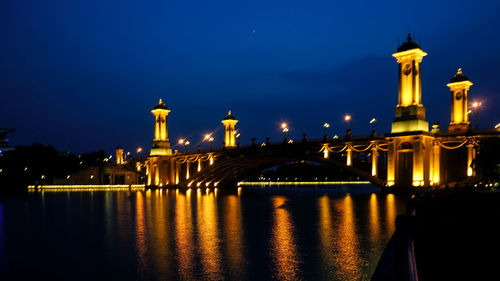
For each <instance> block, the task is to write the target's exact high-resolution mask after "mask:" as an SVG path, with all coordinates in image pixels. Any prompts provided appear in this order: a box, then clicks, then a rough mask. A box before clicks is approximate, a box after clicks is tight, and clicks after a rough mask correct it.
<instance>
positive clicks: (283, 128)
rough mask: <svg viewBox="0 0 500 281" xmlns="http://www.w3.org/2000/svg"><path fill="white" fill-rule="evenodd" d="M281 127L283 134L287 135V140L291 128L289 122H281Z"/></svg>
mask: <svg viewBox="0 0 500 281" xmlns="http://www.w3.org/2000/svg"><path fill="white" fill-rule="evenodd" d="M281 129H282V132H283V134H284V135H285V140H286V139H288V138H289V133H288V132H289V131H290V129H289V128H288V124H287V123H281Z"/></svg>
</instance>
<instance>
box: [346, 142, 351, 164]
mask: <svg viewBox="0 0 500 281" xmlns="http://www.w3.org/2000/svg"><path fill="white" fill-rule="evenodd" d="M346 151H347V161H346V165H347V166H349V167H350V166H352V148H351V144H350V143H348V144H347V149H346Z"/></svg>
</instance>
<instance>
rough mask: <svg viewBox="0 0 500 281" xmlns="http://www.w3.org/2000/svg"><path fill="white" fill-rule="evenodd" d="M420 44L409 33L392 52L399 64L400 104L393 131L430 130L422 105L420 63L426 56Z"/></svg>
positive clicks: (396, 109) (395, 111)
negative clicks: (405, 39)
mask: <svg viewBox="0 0 500 281" xmlns="http://www.w3.org/2000/svg"><path fill="white" fill-rule="evenodd" d="M426 55H427V53H426V52H424V51H423V50H422V49H421V48H420V46H419V45H418V44H417V43H415V42H413V40H412V38H411V35H410V34H408V38H407V41H406V42H404V43H403V44H402V45H401V46H399V48H398V51H397V52H396V53H394V54H392V56H393V57H395V58H396V60H397V62H398V65H399V90H398V93H399V94H398V105H397V106H396V108H394V113H395V119H394V121H393V122H392V128H391V133H402V132H414V131H429V123H427V121H425V107H424V106H423V105H422V86H421V84H422V83H421V80H420V77H421V75H420V63H421V62H422V58H423V57H424V56H426Z"/></svg>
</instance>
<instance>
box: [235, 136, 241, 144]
mask: <svg viewBox="0 0 500 281" xmlns="http://www.w3.org/2000/svg"><path fill="white" fill-rule="evenodd" d="M240 136H241V134H240V133H238V134H236V145H237V146H238V147H239V146H240Z"/></svg>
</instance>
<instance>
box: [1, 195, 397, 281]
mask: <svg viewBox="0 0 500 281" xmlns="http://www.w3.org/2000/svg"><path fill="white" fill-rule="evenodd" d="M404 210H405V203H404V201H402V200H400V199H399V198H398V197H396V196H394V195H392V194H390V195H381V194H374V193H371V194H352V195H349V194H338V193H333V194H332V193H330V194H325V195H316V196H311V195H300V194H297V193H296V192H293V193H292V194H291V195H284V196H283V195H249V194H245V190H243V192H241V194H240V195H238V194H228V195H223V194H220V193H219V194H215V193H214V191H213V190H211V191H209V192H208V193H207V192H206V190H204V189H203V190H199V191H197V190H193V191H187V192H184V193H183V192H176V191H173V190H170V191H168V192H167V191H165V190H163V191H162V192H160V191H139V192H39V193H31V194H29V195H28V196H11V197H4V198H2V201H1V203H0V280H20V279H27V280H176V279H179V280H222V279H227V280H269V279H276V280H297V279H306V280H366V279H369V278H370V276H371V275H372V274H373V272H374V270H375V267H376V265H377V262H378V260H379V258H380V256H381V254H382V252H383V250H384V248H385V246H386V245H387V243H388V241H389V239H390V237H391V235H392V233H393V231H394V220H395V217H396V215H397V214H401V213H403V212H404Z"/></svg>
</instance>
